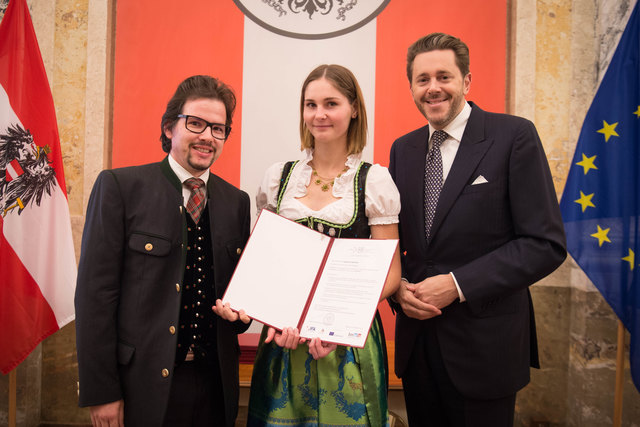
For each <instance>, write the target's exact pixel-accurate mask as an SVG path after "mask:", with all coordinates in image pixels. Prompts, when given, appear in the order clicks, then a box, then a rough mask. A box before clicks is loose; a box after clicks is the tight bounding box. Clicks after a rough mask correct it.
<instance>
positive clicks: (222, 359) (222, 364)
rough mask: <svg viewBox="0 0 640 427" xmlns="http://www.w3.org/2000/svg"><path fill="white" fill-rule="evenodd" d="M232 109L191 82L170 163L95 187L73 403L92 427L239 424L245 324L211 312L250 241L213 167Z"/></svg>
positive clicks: (171, 137) (170, 116)
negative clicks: (77, 387)
mask: <svg viewBox="0 0 640 427" xmlns="http://www.w3.org/2000/svg"><path fill="white" fill-rule="evenodd" d="M235 105H236V100H235V96H234V94H233V92H232V90H231V89H230V88H229V87H228V86H227V85H225V84H224V83H222V82H220V81H219V80H217V79H214V78H212V77H209V76H192V77H189V78H187V79H186V80H184V81H183V82H182V83H181V84H180V85H179V86H178V89H177V90H176V93H175V94H174V95H173V97H172V98H171V100H170V101H169V103H168V105H167V109H166V111H165V113H164V115H163V116H162V121H161V130H162V132H161V137H160V139H161V141H162V148H163V150H164V151H165V152H167V153H168V156H167V157H166V158H165V159H164V160H163V161H161V162H159V163H152V164H148V165H143V166H134V167H128V168H121V169H114V170H107V171H103V172H102V173H100V175H99V176H98V178H97V180H96V183H95V185H94V188H93V191H92V193H91V198H90V199H89V205H88V207H87V215H86V224H85V229H84V234H83V237H82V253H81V257H80V265H79V268H78V270H79V271H78V283H77V289H76V299H75V304H76V333H77V349H78V367H79V374H80V399H79V400H80V401H79V403H80V406H88V407H89V408H90V412H91V419H92V422H93V425H94V426H101V425H105V426H106V425H108V426H122V425H125V424H126V425H127V426H128V427H131V426H162V425H164V426H233V425H234V422H235V418H236V414H237V410H238V393H239V386H238V355H239V349H238V340H237V334H238V333H241V332H244V331H245V330H246V328H247V324H245V323H244V322H243V321H240V320H237V319H236V320H235V321H228V320H224V319H223V318H220V317H218V316H216V315H215V314H214V312H213V311H212V306H214V305H215V304H216V299H219V298H221V297H222V295H223V293H224V291H225V289H226V286H227V284H228V282H229V279H230V278H231V274H232V273H233V270H234V268H235V266H236V264H237V262H238V259H239V258H240V254H241V252H242V249H243V247H244V245H245V243H246V241H247V239H248V236H249V226H250V204H249V197H248V195H247V194H246V193H245V192H243V191H240V190H238V189H237V188H235V187H233V186H232V185H230V184H229V183H227V182H225V181H224V180H222V179H221V178H219V177H217V176H216V175H214V174H212V173H210V171H209V168H210V167H211V165H212V164H213V162H214V161H215V160H216V159H217V158H218V157H219V156H220V154H221V153H222V149H223V147H224V144H225V141H226V140H227V138H228V136H229V133H230V132H231V128H230V125H231V120H232V116H233V112H234V109H235ZM218 304H220V303H218ZM225 310H227V313H226V317H227V318H229V317H230V318H233V315H230V313H231V311H230V310H229V309H228V308H226V309H225ZM236 318H237V315H236ZM245 320H248V319H246V318H245Z"/></svg>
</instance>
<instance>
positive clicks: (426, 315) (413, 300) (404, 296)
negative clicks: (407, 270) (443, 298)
mask: <svg viewBox="0 0 640 427" xmlns="http://www.w3.org/2000/svg"><path fill="white" fill-rule="evenodd" d="M415 286H416V285H414V284H412V283H409V282H405V281H404V280H403V281H402V282H401V283H400V287H399V288H398V290H397V291H396V293H395V294H394V299H395V300H396V301H397V302H398V303H399V304H400V306H401V307H402V311H403V312H404V314H406V315H407V316H409V317H412V318H414V319H419V320H425V319H431V318H432V317H435V316H439V315H441V314H442V312H441V311H440V309H438V307H436V306H434V305H432V304H427V303H425V302H423V301H421V300H420V299H418V298H417V297H416V296H415V295H414V292H413V290H414V289H415Z"/></svg>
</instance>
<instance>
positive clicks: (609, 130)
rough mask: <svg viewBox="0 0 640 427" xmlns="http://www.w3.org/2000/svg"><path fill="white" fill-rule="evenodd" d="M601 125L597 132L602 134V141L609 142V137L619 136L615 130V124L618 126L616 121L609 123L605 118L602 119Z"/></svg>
mask: <svg viewBox="0 0 640 427" xmlns="http://www.w3.org/2000/svg"><path fill="white" fill-rule="evenodd" d="M602 125H603V126H604V127H603V128H602V129H600V130H598V131H597V132H598V133H601V134H603V135H604V142H609V138H611V137H612V136H620V135H618V132H616V126H618V122H615V123H613V124H611V125H610V124H609V123H607V122H606V121H605V120H603V121H602Z"/></svg>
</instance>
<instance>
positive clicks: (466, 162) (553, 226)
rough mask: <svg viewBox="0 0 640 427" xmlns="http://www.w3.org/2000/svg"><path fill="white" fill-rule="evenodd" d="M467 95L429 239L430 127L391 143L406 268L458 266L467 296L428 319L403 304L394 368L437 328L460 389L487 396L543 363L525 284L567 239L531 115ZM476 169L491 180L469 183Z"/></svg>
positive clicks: (507, 390)
mask: <svg viewBox="0 0 640 427" xmlns="http://www.w3.org/2000/svg"><path fill="white" fill-rule="evenodd" d="M470 104H471V106H472V110H471V115H470V117H469V121H468V123H467V126H466V128H465V131H464V134H463V136H462V140H461V142H460V146H459V149H458V152H457V154H456V157H455V159H454V161H453V165H452V167H451V170H450V172H449V174H448V176H447V179H446V180H445V182H444V184H443V188H442V191H441V193H440V198H439V200H438V205H437V208H436V212H435V216H434V220H433V225H432V228H431V241H430V242H427V241H426V238H425V233H424V169H425V159H426V154H427V140H428V137H429V129H428V126H425V127H422V128H420V129H417V130H415V131H413V132H411V133H408V134H407V135H404V136H402V137H400V138H398V139H397V140H396V141H395V142H394V144H393V146H392V148H391V157H390V165H389V171H390V172H391V176H392V177H393V179H394V181H395V183H396V185H397V187H398V190H399V191H400V198H401V202H402V211H401V212H400V244H401V253H402V270H403V276H404V277H406V278H407V279H408V280H409V281H410V282H412V283H417V282H420V281H422V280H424V279H425V278H427V277H430V276H434V275H437V274H446V273H449V272H453V274H454V275H455V277H456V279H457V281H458V284H459V285H460V288H461V290H462V293H463V295H464V296H465V299H466V301H465V302H463V303H461V302H460V301H459V300H456V301H455V302H453V303H452V304H451V305H449V306H448V307H446V308H444V309H443V313H442V315H441V316H437V317H435V318H432V319H429V320H423V321H420V320H416V319H412V318H409V317H408V316H406V315H405V314H404V313H403V312H402V311H401V310H399V311H398V313H397V320H396V351H395V368H396V374H397V375H398V376H400V377H402V375H403V374H404V373H405V370H406V368H407V364H408V362H409V358H410V355H411V352H412V350H413V347H414V344H415V342H416V339H417V337H418V334H419V333H420V332H421V330H422V329H423V327H431V328H435V331H436V334H437V338H438V341H439V346H440V351H441V354H442V357H443V360H444V363H445V366H446V368H447V372H448V374H449V376H450V378H451V380H452V381H453V383H454V385H455V386H456V388H457V389H458V391H459V392H461V393H462V394H463V395H465V396H467V397H470V398H481V399H490V398H498V397H503V396H506V395H509V394H513V393H515V392H516V391H517V390H519V389H520V388H522V387H524V386H525V385H526V384H527V383H528V382H529V366H535V367H537V366H538V354H537V340H536V333H535V319H534V314H533V306H532V303H531V296H530V294H529V289H528V287H529V286H530V285H532V284H533V283H535V282H536V281H538V280H540V279H542V278H543V277H545V276H546V275H548V274H550V273H551V272H552V271H554V270H555V269H556V268H557V267H558V266H559V265H560V264H561V263H562V261H563V260H564V259H565V257H566V242H565V235H564V229H563V224H562V219H561V216H560V210H559V207H558V201H557V197H556V193H555V189H554V186H553V180H552V178H551V173H550V171H549V166H548V163H547V159H546V156H545V153H544V150H543V147H542V144H541V142H540V138H539V137H538V134H537V132H536V129H535V127H534V125H533V123H531V122H530V121H528V120H526V119H523V118H520V117H515V116H510V115H506V114H495V113H488V112H485V111H483V110H481V109H480V108H479V107H478V106H476V105H474V104H473V103H470ZM480 176H482V177H484V179H486V181H487V182H486V183H479V184H473V183H474V181H475V180H476V179H478V177H480ZM427 345H429V344H427ZM432 345H433V344H432Z"/></svg>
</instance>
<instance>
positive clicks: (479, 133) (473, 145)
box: [423, 103, 492, 236]
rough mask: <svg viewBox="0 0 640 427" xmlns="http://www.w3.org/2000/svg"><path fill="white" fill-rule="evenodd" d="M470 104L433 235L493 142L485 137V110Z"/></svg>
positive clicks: (443, 191) (432, 227)
mask: <svg viewBox="0 0 640 427" xmlns="http://www.w3.org/2000/svg"><path fill="white" fill-rule="evenodd" d="M470 104H471V106H472V110H471V115H470V116H469V121H468V122H467V126H466V127H465V130H464V134H463V135H462V140H461V141H460V147H459V148H458V152H457V153H456V157H455V159H454V160H453V164H452V165H451V170H450V171H449V174H448V175H447V179H446V181H445V182H444V185H443V187H442V191H441V192H440V198H439V199H438V206H437V208H436V213H435V216H434V218H433V224H432V226H431V236H435V235H436V233H437V232H438V228H439V227H440V225H441V224H442V222H443V221H444V219H445V218H446V216H447V213H448V212H449V210H450V209H451V206H453V203H454V202H455V201H456V199H457V198H458V196H459V195H460V192H462V190H463V189H464V187H465V185H466V183H467V182H468V181H469V179H470V178H471V175H472V174H473V172H474V171H475V170H476V167H477V166H478V163H480V160H482V158H483V157H484V155H485V154H486V152H487V150H488V149H489V147H490V146H491V144H492V141H491V140H488V139H486V138H485V132H484V124H485V123H484V114H485V113H484V111H482V110H481V109H480V108H478V107H477V106H476V105H474V104H473V103H470ZM423 210H424V209H423ZM423 223H424V221H423Z"/></svg>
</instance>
